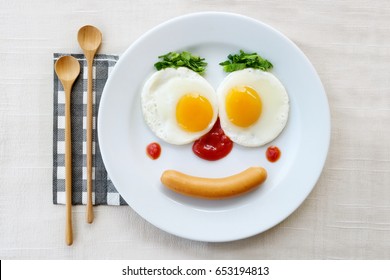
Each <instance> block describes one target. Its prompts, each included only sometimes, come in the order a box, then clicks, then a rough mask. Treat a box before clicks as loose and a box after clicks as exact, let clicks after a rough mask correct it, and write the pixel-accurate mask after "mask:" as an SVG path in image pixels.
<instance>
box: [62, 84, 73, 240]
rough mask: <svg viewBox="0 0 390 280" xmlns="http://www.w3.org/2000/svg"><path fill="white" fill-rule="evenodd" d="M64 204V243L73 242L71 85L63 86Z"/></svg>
mask: <svg viewBox="0 0 390 280" xmlns="http://www.w3.org/2000/svg"><path fill="white" fill-rule="evenodd" d="M64 91H65V98H66V100H65V198H66V201H65V204H66V225H65V231H66V232H65V239H66V244H68V245H72V243H73V227H72V143H71V122H70V114H71V113H70V92H71V86H65V88H64Z"/></svg>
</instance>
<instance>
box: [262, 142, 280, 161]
mask: <svg viewBox="0 0 390 280" xmlns="http://www.w3.org/2000/svg"><path fill="white" fill-rule="evenodd" d="M281 154H282V153H281V152H280V150H279V148H278V147H276V146H270V147H268V149H267V151H266V152H265V155H266V157H267V159H268V160H269V161H270V162H275V161H277V160H278V159H279V158H280V155H281Z"/></svg>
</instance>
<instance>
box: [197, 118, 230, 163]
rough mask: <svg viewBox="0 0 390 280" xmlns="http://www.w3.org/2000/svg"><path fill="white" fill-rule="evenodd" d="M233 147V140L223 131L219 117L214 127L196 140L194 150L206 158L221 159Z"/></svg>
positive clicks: (199, 155) (211, 159)
mask: <svg viewBox="0 0 390 280" xmlns="http://www.w3.org/2000/svg"><path fill="white" fill-rule="evenodd" d="M232 148H233V142H232V140H230V139H229V137H227V136H226V135H225V133H224V132H223V130H222V128H221V125H220V122H219V119H217V121H216V122H215V124H214V126H213V128H212V129H211V130H210V131H209V132H208V133H207V134H205V135H203V136H202V137H201V138H199V139H198V140H196V141H195V142H194V145H193V146H192V151H193V152H194V153H195V155H197V156H198V157H200V158H202V159H205V160H210V161H213V160H219V159H221V158H223V157H225V156H227V155H228V154H229V153H230V151H231V150H232Z"/></svg>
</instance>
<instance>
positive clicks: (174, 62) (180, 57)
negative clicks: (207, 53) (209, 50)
mask: <svg viewBox="0 0 390 280" xmlns="http://www.w3.org/2000/svg"><path fill="white" fill-rule="evenodd" d="M158 58H159V59H160V61H159V62H156V63H155V64H154V67H155V68H156V69H157V70H161V69H165V68H179V67H187V68H189V69H191V70H193V71H195V72H198V73H199V74H203V73H204V72H205V70H206V66H207V63H206V62H205V61H204V60H205V59H204V58H201V57H199V56H195V55H193V54H191V53H190V52H186V51H183V52H181V53H177V52H169V53H167V54H164V55H161V56H159V57H158Z"/></svg>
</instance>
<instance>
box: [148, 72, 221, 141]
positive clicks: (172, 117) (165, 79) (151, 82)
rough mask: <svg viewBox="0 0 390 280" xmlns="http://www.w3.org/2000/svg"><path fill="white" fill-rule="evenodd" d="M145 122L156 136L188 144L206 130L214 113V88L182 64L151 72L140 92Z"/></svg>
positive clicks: (216, 106) (216, 112) (215, 106)
mask: <svg viewBox="0 0 390 280" xmlns="http://www.w3.org/2000/svg"><path fill="white" fill-rule="evenodd" d="M141 106H142V112H143V116H144V119H145V122H146V123H147V125H148V126H149V127H150V129H151V130H152V131H153V132H154V133H155V134H156V136H157V137H159V138H160V139H162V140H164V141H166V142H168V143H170V144H175V145H182V144H188V143H190V142H193V141H194V140H196V139H198V138H199V137H201V136H202V135H204V134H206V133H207V132H208V131H209V130H210V129H211V128H212V127H213V125H214V123H215V121H216V119H217V117H218V98H217V95H216V93H215V90H214V88H213V87H212V86H211V85H210V84H209V82H208V81H207V80H206V79H205V78H203V77H202V76H200V75H199V74H198V73H196V72H194V71H192V70H190V69H188V68H184V67H180V68H177V69H174V68H166V69H163V70H160V71H158V72H155V73H154V74H153V75H152V76H151V77H150V78H149V79H148V80H147V81H146V83H145V85H144V87H143V90H142V93H141Z"/></svg>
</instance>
